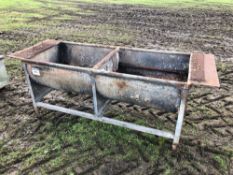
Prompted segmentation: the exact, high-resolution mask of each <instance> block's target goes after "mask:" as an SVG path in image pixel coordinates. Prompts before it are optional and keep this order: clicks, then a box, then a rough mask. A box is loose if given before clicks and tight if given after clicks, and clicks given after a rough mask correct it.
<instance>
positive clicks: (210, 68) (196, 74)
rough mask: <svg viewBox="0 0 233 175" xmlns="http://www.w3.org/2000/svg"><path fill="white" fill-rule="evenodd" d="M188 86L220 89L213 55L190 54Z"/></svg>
mask: <svg viewBox="0 0 233 175" xmlns="http://www.w3.org/2000/svg"><path fill="white" fill-rule="evenodd" d="M188 85H189V86H191V85H197V86H208V87H220V83H219V79H218V73H217V69H216V63H215V57H214V55H212V54H204V53H201V52H193V53H192V54H191V57H190V63H189V75H188Z"/></svg>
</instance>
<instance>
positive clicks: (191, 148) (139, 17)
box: [0, 1, 233, 175]
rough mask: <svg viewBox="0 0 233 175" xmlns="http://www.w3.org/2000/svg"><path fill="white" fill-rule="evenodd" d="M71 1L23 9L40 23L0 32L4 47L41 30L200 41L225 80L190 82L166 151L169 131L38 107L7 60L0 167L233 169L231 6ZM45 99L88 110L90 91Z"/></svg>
mask: <svg viewBox="0 0 233 175" xmlns="http://www.w3.org/2000/svg"><path fill="white" fill-rule="evenodd" d="M59 2H60V3H62V1H59ZM57 3H58V2H57ZM54 6H55V4H54ZM67 6H68V7H70V8H67V9H64V8H57V9H55V8H53V6H47V7H46V2H45V7H46V8H48V9H49V8H51V11H55V12H56V13H53V14H52V15H50V14H47V15H45V17H43V18H36V17H34V18H29V19H28V25H32V24H40V25H39V26H38V27H37V28H35V27H32V28H30V27H29V28H22V29H14V30H8V31H3V32H0V38H1V41H3V42H2V43H0V49H1V52H2V53H9V52H12V51H15V50H18V49H22V48H24V47H26V46H30V45H32V44H35V43H36V42H37V41H40V40H43V39H46V38H55V39H64V40H70V41H78V42H91V43H100V44H110V45H123V46H134V47H143V48H155V49H166V50H176V51H192V50H202V51H205V52H211V53H214V54H215V55H216V56H217V59H218V65H217V66H218V73H219V77H220V81H221V88H220V89H204V88H203V89H202V88H199V89H192V90H191V93H190V96H189V99H188V107H187V113H186V118H185V122H184V128H183V132H182V138H181V141H180V145H179V147H178V149H177V150H176V151H172V150H171V143H172V142H171V141H170V140H167V139H162V138H158V137H155V136H151V135H147V134H142V133H138V132H135V131H130V130H127V129H123V128H119V127H114V126H111V125H106V124H102V123H98V122H93V121H89V120H86V119H81V118H78V117H75V116H70V115H65V114H62V113H58V112H52V111H48V110H45V109H40V114H39V115H36V114H35V112H34V110H33V107H32V103H31V98H30V96H29V93H28V88H27V85H26V84H25V79H24V73H23V71H22V68H21V66H20V63H19V62H17V61H13V60H7V61H6V65H7V69H8V71H9V73H10V75H11V81H10V84H9V85H8V86H7V87H5V88H4V89H2V90H0V93H1V96H0V155H1V156H0V174H101V175H103V174H214V175H217V174H228V175H230V174H233V63H232V59H231V57H232V54H233V47H232V43H233V42H232V41H233V32H232V30H233V20H232V19H233V12H231V11H228V12H227V11H221V10H218V11H213V10H193V9H165V8H149V7H143V6H129V5H101V4H98V5H97V4H85V3H77V2H76V1H70V2H69V4H68V5H67ZM71 7H72V8H71ZM76 7H77V8H78V9H79V10H77V11H75V10H74V9H75V8H76ZM25 13H26V12H25ZM41 13H42V12H41ZM43 15H44V14H43ZM64 16H65V17H64ZM4 41H5V42H4ZM45 100H47V101H51V103H54V104H60V105H64V106H68V107H72V108H78V109H82V110H84V111H90V110H91V99H90V97H88V96H78V95H75V94H66V93H63V92H62V93H57V92H56V93H52V94H50V95H49V96H48V97H47V98H46V99H45ZM106 113H107V115H109V116H111V117H114V118H119V119H122V120H126V121H132V122H135V123H139V124H146V125H149V126H153V127H157V128H167V129H169V128H171V127H174V123H175V119H176V114H172V113H165V112H161V111H158V110H155V109H151V108H142V107H139V106H135V105H131V104H124V103H119V102H115V101H114V102H112V104H111V106H110V107H109V108H108V110H107V111H106Z"/></svg>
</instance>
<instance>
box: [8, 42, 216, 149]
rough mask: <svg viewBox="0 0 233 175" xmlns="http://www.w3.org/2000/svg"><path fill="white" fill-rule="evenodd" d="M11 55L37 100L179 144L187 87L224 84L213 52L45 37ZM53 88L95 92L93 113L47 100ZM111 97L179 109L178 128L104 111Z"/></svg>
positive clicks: (122, 100)
mask: <svg viewBox="0 0 233 175" xmlns="http://www.w3.org/2000/svg"><path fill="white" fill-rule="evenodd" d="M10 57H13V58H17V59H20V60H22V61H23V63H24V68H25V74H26V78H27V83H28V85H29V88H30V92H31V96H32V99H33V105H34V108H35V110H37V107H44V108H47V109H51V110H55V111H60V112H64V113H68V114H72V115H77V116H81V117H85V118H89V119H93V120H97V121H101V122H104V123H110V124H114V125H117V126H122V127H126V128H130V129H133V130H137V131H142V132H146V133H150V134H154V135H157V136H162V137H166V138H170V139H173V145H174V147H175V146H176V145H177V144H178V143H179V138H180V134H181V129H182V123H183V118H184V113H185V107H186V99H187V94H188V90H189V89H190V87H191V86H192V85H203V86H209V87H219V80H218V75H217V71H216V65H215V59H214V56H213V55H211V54H204V53H199V52H195V53H191V54H190V53H174V52H160V51H154V50H146V49H132V48H125V47H113V46H102V45H91V44H82V43H74V42H66V41H56V40H45V41H43V42H41V43H39V44H37V45H35V46H33V47H30V48H26V49H24V50H21V51H18V52H15V53H13V54H11V55H10ZM52 89H57V90H65V91H70V92H76V93H87V94H90V95H92V96H93V108H94V111H93V114H91V113H86V112H82V111H78V110H74V109H69V108H64V107H60V106H57V105H52V104H48V103H44V102H42V101H41V100H42V98H43V97H44V96H45V95H46V94H47V93H49V92H50V91H51V90H52ZM110 100H117V101H121V102H126V103H133V104H137V105H140V106H146V107H155V108H160V109H162V110H165V111H170V112H178V117H177V122H176V128H175V132H168V131H163V130H158V129H153V128H148V127H145V126H140V125H136V124H133V123H128V122H124V121H119V120H116V119H112V118H107V117H104V116H103V115H102V113H103V110H104V108H105V107H106V106H107V104H108V102H109V101H110Z"/></svg>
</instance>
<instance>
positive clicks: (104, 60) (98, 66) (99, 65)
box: [93, 47, 120, 69]
mask: <svg viewBox="0 0 233 175" xmlns="http://www.w3.org/2000/svg"><path fill="white" fill-rule="evenodd" d="M119 49H120V48H119V47H117V48H116V49H114V50H112V51H111V52H109V53H108V54H107V55H106V56H105V57H103V58H102V59H101V60H100V61H99V62H98V63H97V64H96V65H95V66H94V67H93V68H94V69H99V68H100V67H101V66H102V65H103V64H105V63H106V62H108V61H109V60H110V59H111V58H112V57H113V56H114V55H115V54H116V53H117V52H118V51H119Z"/></svg>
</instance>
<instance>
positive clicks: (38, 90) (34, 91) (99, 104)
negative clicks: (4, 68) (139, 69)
mask: <svg viewBox="0 0 233 175" xmlns="http://www.w3.org/2000/svg"><path fill="white" fill-rule="evenodd" d="M24 71H25V75H26V81H27V84H28V86H29V91H30V94H31V97H32V102H33V106H34V109H35V111H36V112H37V113H38V107H43V108H46V109H49V110H54V111H59V112H63V113H67V114H71V115H76V116H80V117H84V118H87V119H92V120H95V121H100V122H103V123H108V124H113V125H116V126H121V127H125V128H129V129H132V130H136V131H141V132H144V133H149V134H153V135H157V136H160V137H165V138H169V139H173V145H172V148H173V149H176V147H177V145H178V143H179V140H180V135H181V130H182V125H183V120H184V115H185V108H186V99H187V94H188V89H182V92H181V103H180V107H179V111H178V117H177V122H176V127H175V132H174V133H172V132H169V131H163V130H158V129H154V128H149V127H145V126H141V125H137V124H133V123H129V122H124V121H120V120H116V119H112V118H108V117H105V116H103V115H102V114H103V111H104V109H105V107H106V106H107V105H108V103H109V102H110V100H108V99H105V98H103V97H101V96H100V95H99V94H98V92H97V91H96V85H95V80H94V79H93V81H92V95H93V107H94V114H91V113H87V112H83V111H78V110H73V109H69V108H65V107H60V106H56V105H51V104H48V103H44V102H41V99H42V98H43V97H44V96H45V95H46V94H48V93H49V92H50V91H51V90H52V89H51V88H49V87H46V86H43V85H40V84H38V83H36V82H35V81H33V80H32V79H31V78H30V76H29V74H28V71H27V65H26V64H24Z"/></svg>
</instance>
